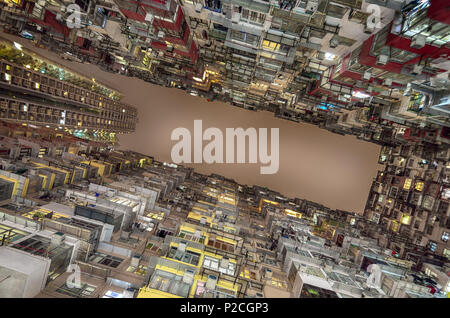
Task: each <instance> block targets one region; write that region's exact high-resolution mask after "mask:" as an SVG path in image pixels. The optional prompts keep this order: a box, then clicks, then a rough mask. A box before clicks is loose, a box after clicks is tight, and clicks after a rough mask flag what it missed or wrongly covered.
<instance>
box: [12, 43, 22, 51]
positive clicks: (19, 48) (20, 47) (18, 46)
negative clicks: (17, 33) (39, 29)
mask: <svg viewBox="0 0 450 318" xmlns="http://www.w3.org/2000/svg"><path fill="white" fill-rule="evenodd" d="M14 47H15V48H16V49H18V50H19V51H22V44H19V43H17V42H14Z"/></svg>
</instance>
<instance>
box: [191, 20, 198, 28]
mask: <svg viewBox="0 0 450 318" xmlns="http://www.w3.org/2000/svg"><path fill="white" fill-rule="evenodd" d="M197 25H198V22H197V21H195V20H192V21H191V28H192V30H195V29H196V28H197Z"/></svg>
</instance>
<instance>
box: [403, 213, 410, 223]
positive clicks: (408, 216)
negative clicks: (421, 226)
mask: <svg viewBox="0 0 450 318" xmlns="http://www.w3.org/2000/svg"><path fill="white" fill-rule="evenodd" d="M401 222H402V224H405V225H409V223H410V222H411V216H410V215H406V214H403V216H402V221H401Z"/></svg>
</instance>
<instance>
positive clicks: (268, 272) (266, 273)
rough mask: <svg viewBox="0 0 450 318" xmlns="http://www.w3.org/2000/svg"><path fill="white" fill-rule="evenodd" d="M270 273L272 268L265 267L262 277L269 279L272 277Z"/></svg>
mask: <svg viewBox="0 0 450 318" xmlns="http://www.w3.org/2000/svg"><path fill="white" fill-rule="evenodd" d="M272 274H273V272H272V270H271V269H269V268H266V271H265V272H264V277H265V278H267V279H270V278H272Z"/></svg>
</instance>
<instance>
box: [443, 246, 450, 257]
mask: <svg viewBox="0 0 450 318" xmlns="http://www.w3.org/2000/svg"><path fill="white" fill-rule="evenodd" d="M443 255H444V257H447V258H448V259H450V250H449V249H446V248H444V253H443Z"/></svg>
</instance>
